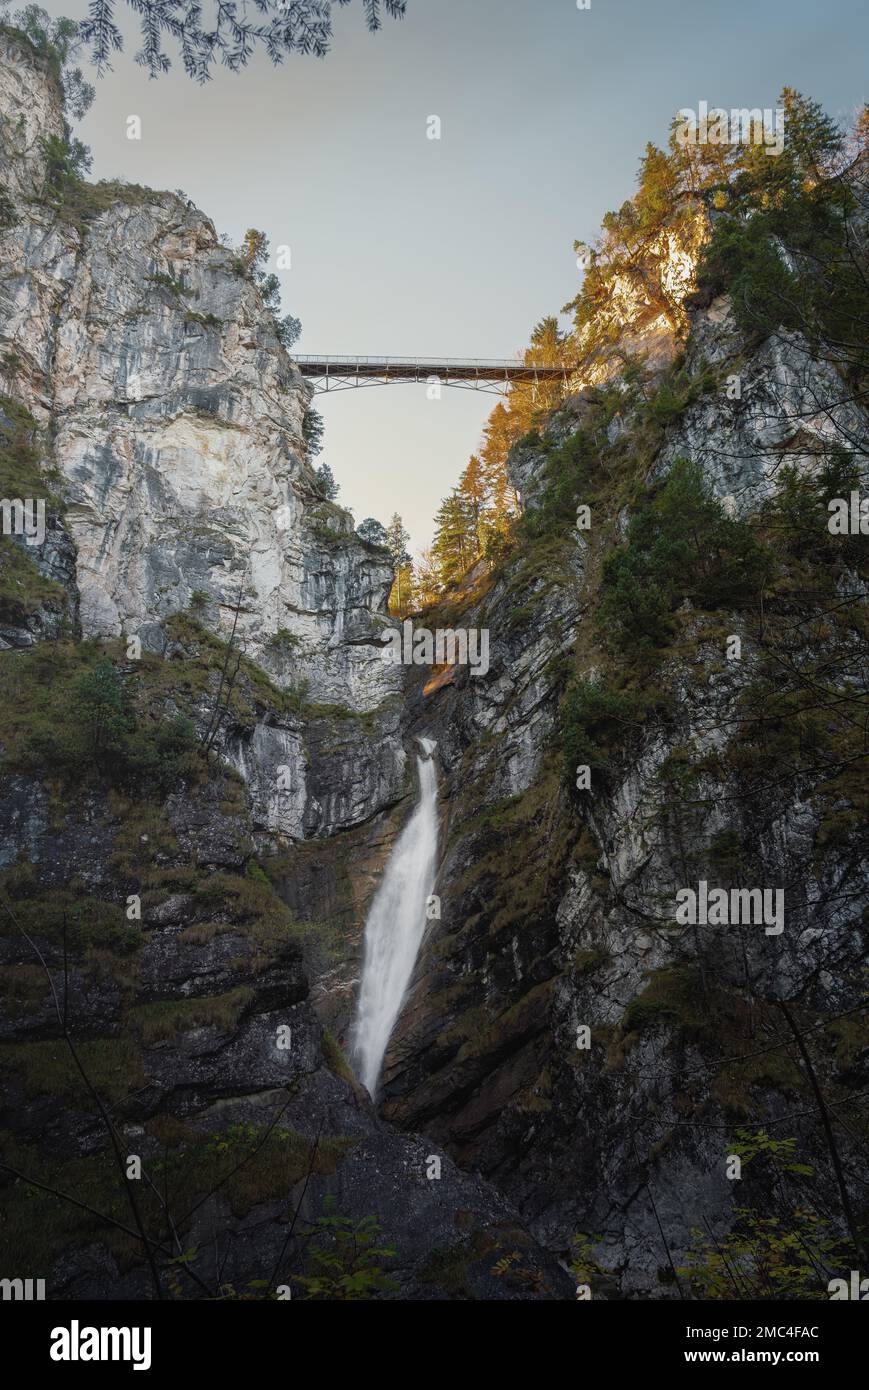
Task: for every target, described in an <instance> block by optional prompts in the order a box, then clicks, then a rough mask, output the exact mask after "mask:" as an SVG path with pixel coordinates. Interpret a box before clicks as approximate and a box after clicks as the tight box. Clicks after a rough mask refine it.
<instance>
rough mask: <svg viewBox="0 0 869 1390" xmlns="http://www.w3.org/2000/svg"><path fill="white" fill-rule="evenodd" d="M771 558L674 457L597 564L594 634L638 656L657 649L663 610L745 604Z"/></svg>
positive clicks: (667, 623)
mask: <svg viewBox="0 0 869 1390" xmlns="http://www.w3.org/2000/svg"><path fill="white" fill-rule="evenodd" d="M771 565H772V560H771V555H770V553H769V552H768V551H765V550H763V549H762V548H761V547H760V546H759V545H758V544H757V542H756V541H755V539H754V537H753V535H752V532H751V530H750V528H749V526H748V525H747V523H746V522H744V521H740V520H738V519H737V518H735V517H732V516H729V515H728V513H727V511H726V510H725V508H724V505H723V503H722V502H720V501H719V500H718V498H716V497H715V496H714V495H713V493H712V490H711V487H710V486H709V484H708V482H707V481H706V479H705V478H704V476H703V470H702V469H701V468H700V466H699V464H696V463H691V462H689V461H688V460H687V459H677V460H676V462H675V463H674V464H673V467H672V468H671V470H670V472H669V474H668V475H667V478H666V480H665V482H664V484H663V486H661V487H660V488H659V489H658V490H657V491H654V492H651V493H650V494H649V496H648V497H647V500H646V501H645V502H644V503H643V504H642V505H641V506H640V507H639V509H638V510H637V511H636V512H635V513H634V515H633V516H632V517H631V520H630V523H629V525H628V535H627V545H626V546H624V547H622V548H619V549H617V550H615V551H613V552H612V553H611V554H610V555H609V556H608V557H607V560H606V562H605V564H604V571H603V577H604V585H603V593H602V596H601V601H600V607H599V610H598V623H599V630H600V633H601V636H602V637H604V638H605V640H606V641H607V642H608V643H610V644H611V645H615V646H617V647H621V648H623V649H624V648H627V647H630V648H633V650H635V651H637V652H640V653H643V652H648V651H650V650H654V649H656V648H660V647H662V646H665V645H666V643H667V641H668V640H669V638H670V635H671V632H672V624H671V614H672V613H673V612H674V610H675V609H676V608H677V607H678V606H679V604H680V603H682V602H683V601H684V600H685V599H688V600H689V601H690V602H691V603H692V604H694V605H695V606H696V607H698V608H705V609H717V608H725V607H740V606H742V605H744V604H747V603H749V602H751V600H752V599H753V598H754V597H755V596H756V595H757V594H758V592H759V591H760V589H761V588H762V586H763V583H764V581H765V580H766V579H767V578H768V577H769V576H770V574H771Z"/></svg>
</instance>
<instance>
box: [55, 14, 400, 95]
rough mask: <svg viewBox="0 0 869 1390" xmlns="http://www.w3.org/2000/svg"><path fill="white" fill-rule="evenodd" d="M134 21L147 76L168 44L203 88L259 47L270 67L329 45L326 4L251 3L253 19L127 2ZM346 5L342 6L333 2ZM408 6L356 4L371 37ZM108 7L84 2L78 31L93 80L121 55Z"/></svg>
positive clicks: (165, 62) (167, 63)
mask: <svg viewBox="0 0 869 1390" xmlns="http://www.w3.org/2000/svg"><path fill="white" fill-rule="evenodd" d="M126 3H127V4H128V5H129V6H130V7H131V9H133V10H134V11H135V13H136V15H137V16H138V18H139V25H140V29H141V35H142V40H141V42H142V47H141V50H140V52H139V53H138V54H137V55H136V60H137V62H139V63H141V64H142V66H143V67H144V68H146V69H147V71H148V73H149V75H150V76H151V77H160V76H162V74H163V73H165V72H168V71H169V69H170V68H171V66H172V62H171V59H170V58H169V57H168V55H167V54H166V53H164V52H163V45H164V43H165V42H166V41H167V40H168V41H169V42H171V43H174V44H177V45H178V48H179V51H180V54H181V58H182V61H183V64H184V71H185V72H186V74H187V76H188V77H192V78H193V79H194V80H195V81H197V82H207V81H208V80H209V79H210V78H211V76H212V67H213V65H214V63H215V61H216V60H218V61H219V62H221V63H222V64H223V66H224V67H227V68H228V69H229V70H230V72H238V71H240V69H241V68H243V67H246V66H247V63H248V61H249V60H250V58H251V57H252V55H253V54H254V53H255V52H256V51H257V49H259V48H262V49H264V50H265V52H266V53H267V54H268V56H269V58H270V59H271V61H272V62H273V63H275V64H277V63H282V62H283V61H284V59H285V58H286V57H287V56H288V55H289V54H291V53H310V54H314V55H315V56H316V57H318V58H324V57H325V56H326V54H327V53H328V51H329V44H330V41H331V38H332V7H331V4H329V3H328V0H291V3H288V0H257V4H256V6H255V8H254V12H253V13H249V12H246V11H245V10H244V9H240V7H239V6H237V5H236V4H227V3H225V0H212V3H211V5H208V4H207V3H206V0H126ZM338 3H339V4H342V5H346V4H347V3H348V0H338ZM406 3H407V0H363V4H364V9H365V20H366V23H367V25H368V28H369V29H370V30H372V31H374V30H376V29H379V28H380V26H381V24H382V22H383V15H384V14H385V15H387V16H389V18H390V19H401V18H402V17H403V15H404V13H405V9H406ZM114 8H115V0H91V3H90V5H89V16H88V18H87V19H86V20H84V21H83V22H82V23H81V24H80V25H79V26H78V31H79V34H80V36H81V38H82V40H83V41H84V42H85V43H86V44H87V45H88V47H89V49H90V56H91V60H92V62H94V63H95V64H96V66H97V69H98V71H99V72H100V73H103V72H106V71H108V70H110V69H111V58H112V54H113V53H121V52H123V48H124V36H123V34H122V32H121V29H120V28H119V27H118V25H117V24H116V23H115V17H114Z"/></svg>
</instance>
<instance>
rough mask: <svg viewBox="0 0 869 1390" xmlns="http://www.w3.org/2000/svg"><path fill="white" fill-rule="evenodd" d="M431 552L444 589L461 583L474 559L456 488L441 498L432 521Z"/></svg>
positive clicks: (459, 496) (465, 516)
mask: <svg viewBox="0 0 869 1390" xmlns="http://www.w3.org/2000/svg"><path fill="white" fill-rule="evenodd" d="M432 552H433V554H434V558H435V564H436V565H437V570H438V576H439V578H440V581H441V584H442V585H444V586H446V585H449V584H454V583H456V581H457V580H459V579H461V577H462V575H463V574H464V573H465V571H466V570H467V569H468V567H469V565H470V564H471V561H472V559H473V558H474V547H473V542H472V532H471V523H470V519H469V517H468V514H467V511H466V509H465V504H464V502H463V500H462V497H461V494H460V493H459V490H458V488H454V489H453V491H452V492H451V493H450V495H449V497H445V498H444V500H443V502H442V503H441V505H440V509H439V510H438V514H437V516H436V517H435V538H434V543H433V545H432Z"/></svg>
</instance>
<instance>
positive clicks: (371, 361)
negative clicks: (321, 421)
mask: <svg viewBox="0 0 869 1390" xmlns="http://www.w3.org/2000/svg"><path fill="white" fill-rule="evenodd" d="M293 361H294V362H295V363H296V365H297V366H299V367H305V366H320V365H321V364H323V365H328V366H330V367H331V366H335V367H355V366H357V365H359V366H361V365H363V364H364V365H365V366H378V367H381V366H382V367H483V368H491V369H494V370H495V371H499V370H503V369H507V370H509V369H510V368H515V367H522V368H525V369H528V370H533V369H534V367H540V368H541V369H542V370H544V371H562V370H567V371H569V370H570V367H569V366H565V364H564V363H562V362H525V361H523V359H522V357H521V356H517V357H412V356H407V357H377V356H363V355H360V356H358V357H353V356H350V355H347V354H344V353H342V354H341V355H340V356H336V355H335V354H332V353H319V352H300V353H296V354H294V356H293Z"/></svg>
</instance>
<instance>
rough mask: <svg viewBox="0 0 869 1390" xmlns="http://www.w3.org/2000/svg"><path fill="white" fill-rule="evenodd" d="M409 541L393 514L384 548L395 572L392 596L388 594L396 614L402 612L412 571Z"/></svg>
mask: <svg viewBox="0 0 869 1390" xmlns="http://www.w3.org/2000/svg"><path fill="white" fill-rule="evenodd" d="M409 540H410V532H409V531H408V530H406V528H405V525H404V522H403V521H402V519H401V517H400V516H399V515H398V512H393V513H392V516H391V518H390V521H389V525H388V526H387V528H386V548H387V550H388V551H389V554H390V557H391V559H392V567H393V569H394V571H395V579H394V580H393V585H392V594H390V610H392V609H393V607H394V610H395V611H396V612H402V611H403V604H404V600H405V597H406V593H407V588H408V580H409V575H408V569H409V568H410V569H411V570H412V567H413V561H412V560H411V558H410V554H409V552H408V549H407V543H408V541H409Z"/></svg>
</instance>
